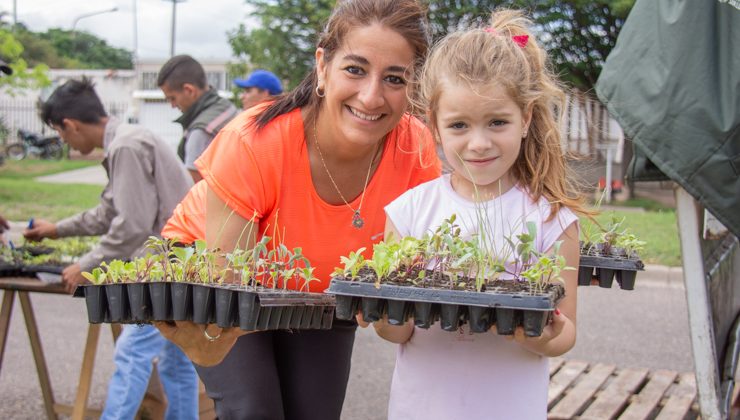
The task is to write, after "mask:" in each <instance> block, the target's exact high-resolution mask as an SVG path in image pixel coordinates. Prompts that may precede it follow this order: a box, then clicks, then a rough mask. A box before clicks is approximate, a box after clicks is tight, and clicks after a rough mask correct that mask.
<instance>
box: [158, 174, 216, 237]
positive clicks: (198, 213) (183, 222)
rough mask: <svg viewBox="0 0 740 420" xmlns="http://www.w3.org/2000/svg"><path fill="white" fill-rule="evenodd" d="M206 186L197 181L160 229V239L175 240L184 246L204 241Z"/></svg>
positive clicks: (203, 182)
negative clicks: (199, 240) (200, 240)
mask: <svg viewBox="0 0 740 420" xmlns="http://www.w3.org/2000/svg"><path fill="white" fill-rule="evenodd" d="M207 194H208V184H206V183H205V181H198V183H197V184H195V186H193V187H192V188H191V189H190V191H188V194H187V195H186V196H185V198H183V199H182V201H181V202H180V204H178V205H177V207H175V211H173V212H172V216H171V217H170V218H169V220H167V224H165V225H164V228H163V229H162V237H164V238H167V239H177V240H178V241H180V242H182V243H184V244H192V243H193V242H195V241H196V240H198V239H206V197H207Z"/></svg>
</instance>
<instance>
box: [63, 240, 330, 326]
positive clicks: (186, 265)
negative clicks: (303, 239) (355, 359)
mask: <svg viewBox="0 0 740 420" xmlns="http://www.w3.org/2000/svg"><path fill="white" fill-rule="evenodd" d="M270 240H271V239H270V237H268V236H265V237H263V238H262V240H261V241H260V242H258V243H257V244H256V245H255V247H254V248H252V249H250V250H240V249H237V250H234V251H233V252H229V253H220V252H217V251H213V250H209V249H208V248H206V244H205V242H204V241H196V242H195V244H194V245H193V246H191V247H181V246H175V243H174V242H173V241H169V240H164V239H158V238H150V239H149V241H148V247H149V248H150V249H151V250H153V251H154V252H153V253H150V254H148V255H147V256H146V257H142V258H137V259H134V260H133V261H128V262H124V261H120V260H114V261H111V262H110V263H104V264H102V265H101V267H97V268H95V269H93V270H92V272H89V273H83V275H84V276H85V277H86V278H87V279H88V280H89V281H90V282H91V284H88V285H83V286H80V287H78V288H77V289H76V290H75V296H77V297H84V298H85V301H86V304H87V315H88V320H89V322H90V323H93V324H95V323H148V322H151V321H193V322H195V323H197V324H213V323H215V324H217V325H218V326H220V327H222V328H226V327H239V328H241V329H243V330H248V331H253V330H278V329H330V328H331V326H332V321H333V318H334V306H335V304H334V298H333V297H332V296H329V295H326V294H323V293H310V292H308V291H307V290H309V288H308V285H309V283H310V282H312V281H316V278H315V277H314V276H313V271H314V269H313V268H312V267H311V265H310V263H309V261H308V260H307V259H306V258H305V257H304V256H303V255H302V253H301V249H300V248H295V249H294V250H293V251H290V250H289V249H288V248H287V247H286V246H285V245H283V244H279V245H277V246H275V247H273V248H272V249H268V244H269V242H270ZM218 260H225V261H226V266H225V268H222V269H220V268H218V266H217V261H218ZM227 279H229V280H231V281H229V280H227Z"/></svg>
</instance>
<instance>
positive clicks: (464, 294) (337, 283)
mask: <svg viewBox="0 0 740 420" xmlns="http://www.w3.org/2000/svg"><path fill="white" fill-rule="evenodd" d="M327 293H332V294H336V295H343V296H356V297H371V298H379V299H390V300H402V301H410V302H431V303H442V304H451V305H467V306H482V307H486V308H511V309H528V310H535V311H552V310H554V309H555V306H556V305H557V303H558V301H559V299H558V300H557V301H556V300H555V298H556V297H555V296H554V294H552V293H543V294H538V295H528V294H524V293H522V294H513V293H510V292H505V293H497V292H496V290H492V289H488V290H486V291H485V292H472V291H465V290H445V289H431V288H422V287H414V286H396V285H392V284H381V285H380V288H379V289H378V288H376V287H375V284H374V283H366V282H359V281H349V280H339V279H336V278H334V279H332V281H331V284H330V285H329V289H328V290H327Z"/></svg>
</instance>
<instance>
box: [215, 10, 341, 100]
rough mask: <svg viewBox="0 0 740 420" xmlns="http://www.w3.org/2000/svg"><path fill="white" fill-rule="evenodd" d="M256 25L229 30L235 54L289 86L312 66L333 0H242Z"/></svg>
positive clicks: (303, 75)
mask: <svg viewBox="0 0 740 420" xmlns="http://www.w3.org/2000/svg"><path fill="white" fill-rule="evenodd" d="M245 1H246V3H247V4H250V5H252V6H253V7H254V13H253V16H256V17H258V19H259V21H260V25H259V27H256V28H247V26H246V25H244V24H241V25H239V27H238V28H237V29H235V30H233V31H229V32H228V36H229V43H230V44H231V48H232V50H233V51H234V55H235V56H236V57H238V58H240V59H241V60H242V61H246V62H248V63H249V66H250V67H251V68H264V69H267V70H270V71H272V72H273V73H275V74H276V75H277V76H278V77H279V78H281V79H282V80H285V81H286V82H287V83H286V84H287V88H288V89H291V88H293V87H295V86H296V85H297V84H298V82H300V81H301V80H302V79H303V77H305V76H306V74H308V72H309V71H310V70H311V69H312V68H313V65H314V50H315V47H316V41H317V39H318V34H319V33H320V32H321V29H322V25H323V24H324V23H325V22H326V20H327V19H328V17H329V14H330V13H331V9H332V8H333V7H334V3H335V1H334V0H245Z"/></svg>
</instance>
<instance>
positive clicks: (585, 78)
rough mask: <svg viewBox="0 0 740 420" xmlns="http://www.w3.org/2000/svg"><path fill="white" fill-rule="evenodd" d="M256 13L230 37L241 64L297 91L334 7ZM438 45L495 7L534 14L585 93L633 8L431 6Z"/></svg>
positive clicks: (530, 3) (261, 4)
mask: <svg viewBox="0 0 740 420" xmlns="http://www.w3.org/2000/svg"><path fill="white" fill-rule="evenodd" d="M245 1H246V2H247V3H248V4H251V5H252V6H254V9H255V10H254V14H253V15H254V16H257V17H258V18H259V20H260V25H259V27H256V28H253V29H247V27H246V26H245V25H244V24H242V25H240V26H239V28H237V29H236V30H233V31H231V32H229V42H230V43H231V47H232V49H233V51H234V54H235V55H236V56H237V57H240V58H242V59H243V60H244V61H248V62H249V63H250V64H251V65H252V66H254V67H264V68H267V69H270V70H271V71H273V72H275V73H276V74H277V75H278V76H279V77H281V78H283V79H285V80H288V85H289V87H293V86H295V85H296V84H297V83H298V82H299V81H300V80H301V79H302V78H303V77H304V76H305V75H306V74H307V73H308V71H309V70H310V69H311V67H312V66H313V64H314V63H313V61H314V59H313V52H314V47H315V41H316V36H317V34H318V33H319V31H320V30H321V25H322V24H323V23H325V21H326V19H327V18H328V16H329V14H330V13H331V9H332V7H333V5H334V3H335V2H334V1H330V0H321V1H310V0H245ZM426 3H427V6H428V10H429V22H430V28H431V31H432V36H433V38H434V39H435V40H436V39H439V38H441V37H442V36H444V35H445V34H447V33H448V32H450V31H454V30H457V29H462V28H467V27H470V26H482V25H485V24H486V23H487V22H488V19H489V17H490V15H489V13H490V11H492V10H494V9H495V8H496V7H498V6H509V7H511V6H513V7H519V8H522V9H524V10H527V11H529V12H530V15H531V16H532V18H533V20H534V22H535V28H534V29H535V31H536V33H537V36H538V39H539V40H540V41H541V42H542V44H543V46H544V47H545V49H547V50H548V52H549V54H550V58H551V61H552V62H553V65H554V67H555V69H556V71H557V72H558V73H559V74H560V76H561V78H562V79H563V80H564V81H565V82H566V83H568V84H569V85H571V86H572V87H574V88H576V89H578V90H579V91H582V92H587V91H590V90H591V89H592V88H593V86H594V84H595V83H596V80H597V79H598V77H599V74H600V73H601V66H602V65H603V63H604V61H605V60H606V57H607V55H609V52H611V50H612V48H614V45H615V44H616V40H617V35H618V34H619V30H620V29H621V28H622V25H623V24H624V21H625V19H626V18H627V15H628V14H629V11H630V10H631V9H632V6H633V5H634V3H635V0H516V1H514V2H504V1H486V0H427V1H426Z"/></svg>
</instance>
